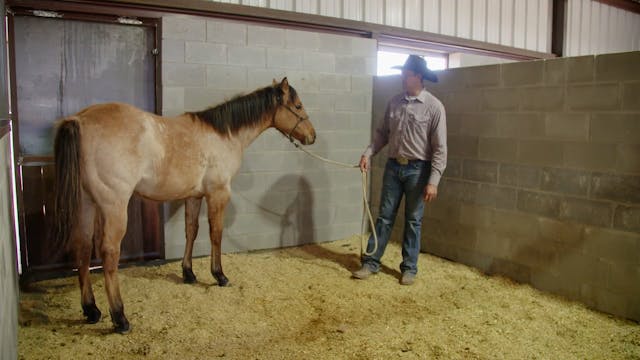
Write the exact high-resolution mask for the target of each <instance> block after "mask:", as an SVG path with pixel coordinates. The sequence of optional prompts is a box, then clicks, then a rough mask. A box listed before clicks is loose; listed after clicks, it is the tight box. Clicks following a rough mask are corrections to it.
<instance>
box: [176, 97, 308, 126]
mask: <svg viewBox="0 0 640 360" xmlns="http://www.w3.org/2000/svg"><path fill="white" fill-rule="evenodd" d="M282 95H283V91H282V89H280V87H278V86H267V87H265V88H262V89H258V90H256V91H254V92H252V93H250V94H247V95H237V96H235V97H233V98H232V99H231V100H229V101H226V102H224V103H222V104H219V105H217V106H214V107H211V108H208V109H205V110H202V111H197V112H189V113H187V114H189V115H191V116H192V117H193V118H194V120H195V119H198V120H200V121H202V122H204V123H206V124H208V125H210V126H211V127H213V129H214V130H215V131H216V132H218V133H220V134H222V135H228V134H236V133H237V132H238V130H240V129H242V128H244V127H247V126H254V125H257V124H258V123H260V120H261V118H262V115H264V113H265V112H269V111H271V110H273V109H275V107H276V106H277V105H278V104H279V103H283V99H282ZM295 97H296V91H295V89H294V88H293V87H291V86H289V98H290V100H291V101H293V99H295Z"/></svg>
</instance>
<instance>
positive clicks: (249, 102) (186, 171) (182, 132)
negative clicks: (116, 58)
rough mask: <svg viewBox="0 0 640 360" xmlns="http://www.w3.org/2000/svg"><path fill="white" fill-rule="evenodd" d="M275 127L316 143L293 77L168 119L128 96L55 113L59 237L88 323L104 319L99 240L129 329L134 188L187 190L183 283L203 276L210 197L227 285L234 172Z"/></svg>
mask: <svg viewBox="0 0 640 360" xmlns="http://www.w3.org/2000/svg"><path fill="white" fill-rule="evenodd" d="M272 127H273V128H276V129H277V130H279V131H280V132H281V133H282V134H283V135H285V136H286V137H287V138H288V139H289V140H290V141H292V142H293V139H294V138H295V139H296V140H298V141H299V142H300V143H302V144H303V145H309V144H313V143H314V142H315V139H316V133H315V129H314V128H313V125H312V124H311V122H310V121H309V116H308V115H307V113H306V111H305V108H304V106H303V105H302V102H301V100H300V98H299V96H298V94H297V92H296V90H295V89H294V88H293V87H292V86H290V85H289V82H288V80H287V78H286V77H285V78H284V79H282V81H281V82H279V83H278V82H276V80H275V79H274V80H273V84H272V85H271V86H267V87H264V88H262V89H257V90H255V91H253V92H251V93H249V94H247V95H239V96H236V97H235V98H233V99H231V100H229V101H227V102H224V103H222V104H220V105H218V106H215V107H211V108H208V109H206V110H203V111H199V112H186V113H184V114H182V115H180V116H176V117H171V118H170V117H162V116H159V115H155V114H152V113H149V112H145V111H143V110H140V109H138V108H136V107H133V106H131V105H127V104H124V103H105V104H96V105H91V106H89V107H87V108H85V109H83V110H81V111H80V112H78V113H77V114H75V115H72V116H70V117H67V118H64V119H62V120H60V121H58V123H57V125H56V134H55V140H54V158H55V175H54V176H55V184H56V194H55V209H54V211H55V221H54V225H53V231H52V234H53V244H54V246H56V248H58V249H64V250H65V251H72V254H73V255H74V256H75V261H76V265H77V267H78V277H79V280H80V291H81V305H82V310H83V315H84V316H85V320H86V322H87V323H91V324H94V323H96V322H98V321H99V320H100V317H101V315H102V314H101V312H100V310H99V309H98V307H97V306H96V303H95V298H94V295H93V290H92V287H91V282H90V279H89V264H90V261H91V253H92V246H95V249H96V250H97V251H96V252H97V253H98V254H99V256H100V257H101V259H102V266H103V271H104V277H105V287H106V293H107V297H108V300H109V310H110V315H111V320H112V322H113V325H114V330H115V332H117V333H122V334H125V333H128V332H129V331H130V324H129V321H128V320H127V317H126V316H125V313H124V304H123V302H122V298H121V296H120V288H119V282H118V278H117V270H118V262H119V259H120V243H121V241H122V238H123V237H124V235H125V232H126V227H127V204H128V202H129V198H130V197H131V196H132V195H133V194H134V193H135V194H138V195H140V196H142V197H144V198H147V199H151V200H156V201H168V200H179V199H185V225H186V226H185V233H186V247H185V252H184V257H183V259H182V273H183V281H184V282H185V283H194V282H196V276H195V275H194V273H193V270H192V264H191V259H192V251H193V243H194V240H195V238H196V235H197V233H198V213H199V212H200V207H201V205H202V199H203V198H204V199H206V202H207V208H208V220H209V237H210V241H211V274H212V275H213V277H214V278H215V280H216V281H217V284H218V285H219V286H226V285H228V283H229V280H228V278H227V277H226V276H225V275H224V272H223V271H222V264H221V257H220V255H221V254H220V252H221V240H222V230H223V229H222V228H223V219H224V210H225V207H226V205H227V203H228V202H229V199H230V194H231V179H232V178H233V176H234V175H235V174H236V172H237V171H238V169H239V168H240V164H241V160H242V154H243V151H244V149H245V148H246V147H247V146H248V145H249V144H251V143H252V142H253V141H254V140H255V139H256V138H257V137H258V136H259V135H260V134H261V133H262V132H263V131H265V130H266V129H268V128H272Z"/></svg>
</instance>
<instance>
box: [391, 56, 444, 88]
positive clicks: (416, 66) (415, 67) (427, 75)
mask: <svg viewBox="0 0 640 360" xmlns="http://www.w3.org/2000/svg"><path fill="white" fill-rule="evenodd" d="M393 69H400V70H411V71H413V72H414V73H416V74H422V80H424V79H427V80H429V81H431V82H438V77H437V76H436V74H435V73H434V72H433V71H431V70H429V68H428V67H427V62H426V61H425V60H424V59H423V58H422V57H420V56H418V55H409V57H408V58H407V61H405V62H404V65H402V66H394V67H393Z"/></svg>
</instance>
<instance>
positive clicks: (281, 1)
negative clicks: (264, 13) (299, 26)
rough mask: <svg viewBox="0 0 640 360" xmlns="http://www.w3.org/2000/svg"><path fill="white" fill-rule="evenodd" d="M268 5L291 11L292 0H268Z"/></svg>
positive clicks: (272, 7)
mask: <svg viewBox="0 0 640 360" xmlns="http://www.w3.org/2000/svg"><path fill="white" fill-rule="evenodd" d="M269 7H270V8H271V9H276V10H285V11H293V0H270V1H269Z"/></svg>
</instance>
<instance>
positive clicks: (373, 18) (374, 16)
mask: <svg viewBox="0 0 640 360" xmlns="http://www.w3.org/2000/svg"><path fill="white" fill-rule="evenodd" d="M383 9H384V0H368V1H366V2H365V3H364V21H365V22H371V23H375V24H384V11H383Z"/></svg>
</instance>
